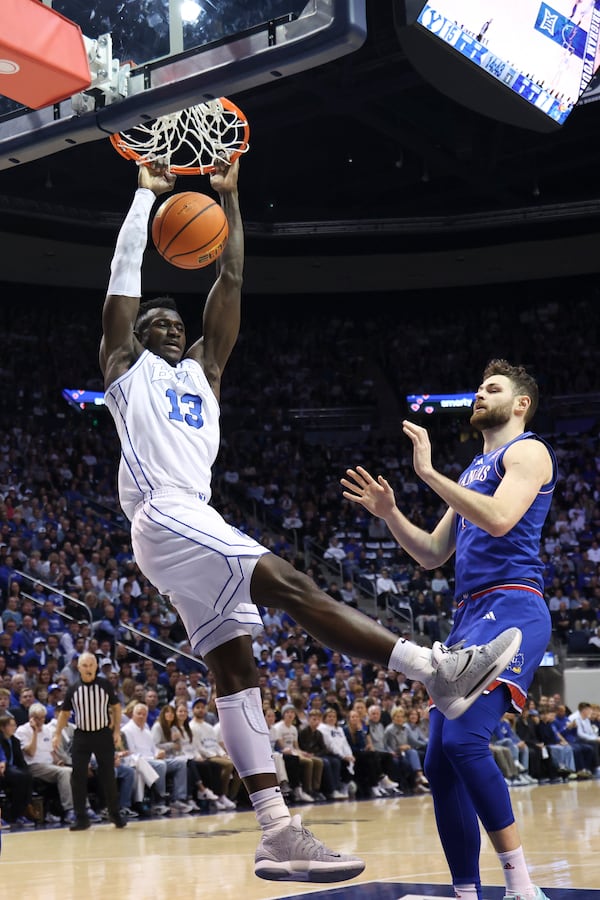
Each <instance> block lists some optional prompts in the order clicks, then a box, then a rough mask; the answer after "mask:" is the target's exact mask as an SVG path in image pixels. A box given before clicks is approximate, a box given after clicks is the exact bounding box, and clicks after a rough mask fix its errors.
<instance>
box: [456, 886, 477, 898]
mask: <svg viewBox="0 0 600 900" xmlns="http://www.w3.org/2000/svg"><path fill="white" fill-rule="evenodd" d="M453 888H454V896H455V897H456V900H481V891H480V890H479V889H478V887H477V885H476V884H454V885H453Z"/></svg>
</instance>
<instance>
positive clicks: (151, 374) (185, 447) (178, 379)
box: [105, 350, 220, 520]
mask: <svg viewBox="0 0 600 900" xmlns="http://www.w3.org/2000/svg"><path fill="white" fill-rule="evenodd" d="M105 402H106V405H107V407H108V409H109V410H110V413H111V415H112V417H113V419H114V420H115V425H116V428H117V432H118V435H119V439H120V441H121V462H120V465H119V500H120V503H121V507H122V509H123V512H124V513H125V515H126V516H127V518H128V519H130V520H132V519H133V514H134V512H135V509H136V507H137V506H138V505H139V504H140V503H141V502H142V501H143V500H144V499H147V498H148V497H152V495H153V492H154V491H164V490H181V491H184V492H194V493H198V494H199V495H201V498H202V499H203V500H204V501H206V502H208V500H209V499H210V493H211V488H210V480H211V468H212V465H213V463H214V461H215V458H216V456H217V452H218V450H219V442H220V429H219V404H218V402H217V398H216V397H215V395H214V393H213V391H212V389H211V387H210V385H209V383H208V380H207V378H206V375H205V374H204V371H203V370H202V367H201V366H200V364H199V363H198V362H196V361H195V360H193V359H183V360H182V361H181V362H180V363H178V365H177V366H170V365H169V364H168V363H167V362H165V361H164V360H163V359H161V357H160V356H156V355H155V354H153V353H151V352H150V351H149V350H144V352H143V353H142V355H141V356H140V358H139V359H138V360H137V361H136V362H135V363H134V365H133V366H132V367H131V368H130V369H129V370H128V371H127V372H125V373H124V374H123V375H121V376H120V377H119V378H117V380H116V381H113V383H112V384H111V385H110V386H109V388H108V389H107V391H106V394H105Z"/></svg>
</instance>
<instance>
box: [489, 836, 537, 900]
mask: <svg viewBox="0 0 600 900" xmlns="http://www.w3.org/2000/svg"><path fill="white" fill-rule="evenodd" d="M498 859H499V860H500V865H501V866H502V871H503V872H504V881H505V884H506V890H507V892H510V893H514V894H524V895H525V897H532V898H533V897H535V895H536V891H535V887H534V885H533V884H532V883H531V878H530V877H529V872H528V870H527V864H526V863H525V854H524V853H523V848H522V847H517V849H516V850H507V851H506V853H499V854H498Z"/></svg>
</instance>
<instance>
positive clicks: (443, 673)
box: [425, 628, 523, 719]
mask: <svg viewBox="0 0 600 900" xmlns="http://www.w3.org/2000/svg"><path fill="white" fill-rule="evenodd" d="M522 637H523V635H522V633H521V629H520V628H507V630H506V631H503V632H502V634H499V635H498V637H496V638H494V640H493V641H490V642H489V644H481V645H479V646H476V645H474V646H472V647H462V645H454V646H452V647H445V646H444V645H443V644H440V643H439V641H436V642H435V643H434V645H433V648H432V651H431V661H432V665H433V667H434V670H435V671H434V674H433V675H432V676H431V677H430V678H428V679H427V680H426V682H425V686H426V688H427V690H428V691H429V694H430V695H431V699H432V700H433V702H434V703H435V705H436V706H437V708H438V709H439V711H440V712H441V713H443V714H444V715H445V716H446V718H447V719H457V718H458V717H459V716H462V714H463V713H464V712H466V711H467V709H468V708H469V707H470V706H471V704H472V703H474V702H475V700H477V698H478V697H479V696H480V695H481V694H482V693H483V692H484V690H485V689H486V688H487V687H488V685H489V684H491V682H492V681H493V680H494V678H497V677H498V675H500V674H501V673H502V672H503V671H504V669H505V668H506V667H507V665H508V664H509V662H510V661H511V659H512V658H513V656H514V655H515V653H516V652H517V650H518V649H519V647H520V646H521V638H522Z"/></svg>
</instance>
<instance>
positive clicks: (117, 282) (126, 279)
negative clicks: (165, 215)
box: [107, 188, 156, 297]
mask: <svg viewBox="0 0 600 900" xmlns="http://www.w3.org/2000/svg"><path fill="white" fill-rule="evenodd" d="M155 199H156V197H155V195H154V193H153V192H152V191H150V190H148V188H138V189H137V191H136V192H135V196H134V198H133V203H132V204H131V206H130V208H129V212H128V213H127V215H126V217H125V221H124V222H123V224H122V225H121V230H120V231H119V236H118V238H117V244H116V247H115V252H114V256H113V259H112V263H111V267H110V280H109V282H108V291H107V293H108V294H109V296H110V295H115V296H117V297H141V295H142V259H143V256H144V250H145V249H146V241H147V240H148V219H149V217H150V210H151V209H152V206H153V204H154V201H155Z"/></svg>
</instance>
